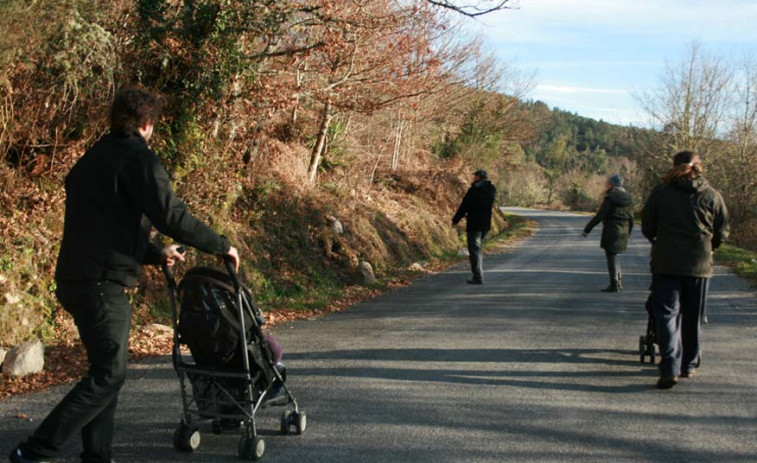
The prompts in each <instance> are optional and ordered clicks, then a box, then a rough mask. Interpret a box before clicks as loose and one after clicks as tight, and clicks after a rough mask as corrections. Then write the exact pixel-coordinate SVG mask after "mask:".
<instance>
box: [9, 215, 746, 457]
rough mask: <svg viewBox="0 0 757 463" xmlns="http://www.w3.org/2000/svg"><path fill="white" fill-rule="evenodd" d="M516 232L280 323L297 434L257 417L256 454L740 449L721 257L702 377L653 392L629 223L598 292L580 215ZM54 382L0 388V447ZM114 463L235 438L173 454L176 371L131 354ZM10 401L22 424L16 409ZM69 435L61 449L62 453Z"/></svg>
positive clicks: (732, 328)
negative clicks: (341, 304) (617, 288)
mask: <svg viewBox="0 0 757 463" xmlns="http://www.w3.org/2000/svg"><path fill="white" fill-rule="evenodd" d="M516 211H517V212H518V213H520V214H522V215H525V216H528V217H531V218H533V219H535V220H537V221H538V223H539V230H538V232H537V233H536V234H535V235H534V236H533V237H531V238H528V239H526V240H525V241H523V242H521V243H520V244H519V245H518V246H516V247H514V248H513V249H510V250H509V251H508V252H505V253H503V254H500V255H496V256H495V255H492V256H487V257H486V258H485V263H484V265H485V270H486V273H485V279H486V284H485V285H484V286H470V285H466V284H465V280H466V279H467V278H468V276H469V275H468V269H467V265H466V264H464V263H461V264H460V265H457V266H456V267H454V268H453V269H451V270H449V271H447V272H444V273H440V274H434V275H429V276H427V277H425V278H422V279H420V280H418V281H417V282H416V283H415V284H413V285H412V286H409V287H406V288H402V289H399V290H397V291H393V292H391V293H388V294H385V295H383V296H381V297H379V298H376V299H374V300H372V301H368V302H365V303H362V304H360V305H358V306H357V307H354V308H353V309H351V310H348V311H346V312H343V313H339V314H334V315H330V316H327V317H324V318H320V319H315V320H309V321H298V322H296V323H292V324H290V325H284V326H278V327H277V328H276V330H275V335H276V336H277V337H278V338H279V340H280V341H281V342H282V344H283V345H284V347H285V349H286V354H285V361H286V363H287V366H288V369H289V378H290V379H289V384H290V387H291V388H292V390H293V392H294V393H295V395H296V396H297V397H298V399H299V401H300V404H301V407H302V408H303V410H305V411H306V412H307V413H308V419H309V423H308V429H307V432H306V433H305V434H304V435H302V436H294V435H288V436H281V435H279V434H278V432H277V429H278V423H279V421H278V419H279V416H280V409H275V408H274V409H268V410H265V411H264V412H263V413H262V415H261V419H260V428H261V430H262V431H261V432H262V434H263V435H264V436H265V438H266V441H267V444H268V445H267V451H266V455H265V457H264V459H263V461H268V462H293V461H299V462H412V463H422V462H509V461H512V462H519V463H520V462H687V463H691V462H755V461H757V357H755V353H756V352H757V323H755V322H757V299H756V298H755V292H754V291H752V290H750V289H749V285H748V284H747V283H746V282H744V281H743V280H740V279H738V278H736V277H734V276H732V275H731V274H729V273H728V272H727V271H725V270H724V269H722V268H719V269H718V272H717V276H716V277H715V278H714V279H713V281H712V286H711V292H710V298H709V301H710V302H709V313H710V315H709V319H710V323H709V324H708V325H707V326H706V327H705V329H704V332H703V351H704V359H703V365H702V368H701V369H700V371H699V372H700V374H699V375H698V376H696V377H694V378H691V379H682V380H681V382H680V383H679V385H678V386H676V387H675V388H673V389H672V390H669V391H660V390H657V389H655V388H654V382H655V380H656V377H657V369H656V367H655V366H653V365H650V364H649V363H646V364H641V363H639V356H638V351H637V347H638V338H639V336H640V335H641V334H643V333H644V332H645V328H646V313H645V312H644V308H643V303H644V301H645V299H646V296H647V288H648V285H649V274H648V265H647V263H648V254H649V247H648V245H647V244H646V242H645V241H644V240H643V239H642V238H641V236H640V235H639V234H638V232H636V233H635V234H634V237H633V240H632V244H631V246H630V247H629V252H628V253H627V254H625V255H624V256H623V260H622V267H623V271H624V280H623V283H624V291H623V293H621V294H605V293H601V292H599V291H598V290H599V289H600V288H602V287H604V286H606V285H607V276H606V270H605V261H604V254H603V253H602V251H601V249H600V248H599V230H598V229H597V230H595V232H594V233H593V234H592V235H591V236H590V237H589V238H587V239H582V238H580V237H579V235H580V231H581V229H582V227H583V226H584V224H585V223H586V222H587V221H588V219H589V218H588V217H586V216H577V215H573V214H567V213H559V212H543V211H528V210H516ZM67 389H68V387H59V388H55V389H53V390H51V391H49V392H45V393H40V394H32V395H27V396H23V397H15V398H11V399H8V400H4V401H0V451H2V452H6V453H7V452H8V451H10V449H11V448H12V447H13V445H14V444H15V443H16V442H17V441H18V440H19V439H21V438H23V437H24V436H26V435H27V434H28V433H29V432H31V431H32V430H33V428H34V427H35V425H36V423H37V422H38V420H40V419H41V418H43V417H44V415H45V413H46V412H47V411H49V409H50V408H51V407H52V406H53V404H54V403H55V402H56V401H57V400H58V399H59V398H60V397H61V396H62V395H63V394H64V393H65V391H66V390H67ZM121 398H122V399H121V403H120V409H119V416H118V429H117V431H118V435H117V438H116V442H115V459H116V460H117V461H118V462H120V463H124V462H152V461H160V462H222V461H238V460H237V457H236V446H237V435H235V434H231V435H229V434H224V435H221V436H216V435H213V434H211V433H210V431H209V428H208V427H205V428H203V430H204V433H203V441H202V445H201V446H200V448H199V449H198V451H197V452H196V453H193V454H184V453H178V452H176V451H175V450H174V449H173V447H172V443H171V436H172V433H173V430H174V429H175V427H176V424H177V422H178V420H179V414H180V401H179V392H178V380H177V378H176V375H175V374H174V372H173V370H172V368H171V365H170V361H169V359H167V358H159V359H154V360H151V361H148V362H145V363H140V364H137V365H132V366H131V370H130V373H129V380H128V382H127V385H126V386H125V388H124V391H123V393H122V395H121ZM18 412H23V413H25V414H26V415H28V416H29V417H30V418H32V419H33V420H34V421H33V422H30V421H29V420H24V419H19V418H17V417H16V415H17V413H18ZM79 445H80V444H79V442H78V440H77V441H75V442H72V443H71V444H70V445H69V446H68V447H67V448H66V450H65V452H64V454H63V456H62V457H63V458H62V459H61V460H60V461H76V455H77V453H78V451H79V448H80V447H79Z"/></svg>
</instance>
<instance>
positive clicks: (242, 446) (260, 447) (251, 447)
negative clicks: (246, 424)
mask: <svg viewBox="0 0 757 463" xmlns="http://www.w3.org/2000/svg"><path fill="white" fill-rule="evenodd" d="M237 451H238V453H239V458H242V459H243V460H249V461H258V460H260V459H261V458H263V454H265V440H263V438H262V437H260V436H255V437H242V438H241V439H239V445H238V446H237Z"/></svg>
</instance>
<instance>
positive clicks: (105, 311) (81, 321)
mask: <svg viewBox="0 0 757 463" xmlns="http://www.w3.org/2000/svg"><path fill="white" fill-rule="evenodd" d="M158 119H159V104H158V100H157V98H156V97H155V96H154V95H152V94H150V93H147V92H145V91H142V90H139V89H135V88H127V89H124V90H121V91H120V92H119V93H118V94H117V95H116V97H115V100H114V102H113V106H112V108H111V112H110V122H111V131H110V133H109V134H107V135H105V136H103V137H102V138H101V139H100V140H98V141H97V143H95V145H94V146H93V147H92V148H90V149H89V150H88V151H87V152H86V153H85V154H84V156H83V157H82V158H81V159H79V161H78V162H77V163H76V165H74V167H73V168H72V169H71V171H70V172H69V174H68V176H67V177H66V212H65V223H64V230H63V240H62V242H61V248H60V253H59V255H58V263H57V267H56V271H55V280H56V283H57V289H56V295H57V297H58V299H59V301H60V302H61V304H62V306H63V308H64V309H65V310H66V311H67V312H69V313H70V314H71V315H72V316H73V319H74V323H76V326H77V328H78V330H79V336H80V337H81V340H82V343H83V344H84V347H85V349H86V351H87V360H88V361H89V370H88V371H87V373H86V375H85V376H84V378H82V379H81V381H79V382H78V383H77V384H76V385H75V386H74V387H73V389H71V391H70V392H69V393H68V394H67V395H66V396H65V397H64V398H63V399H62V400H61V401H60V403H59V404H58V405H57V406H56V407H55V408H54V409H53V411H52V412H51V413H50V414H49V415H48V416H47V418H45V420H44V421H43V422H42V423H41V424H40V425H39V427H38V428H37V430H36V431H35V432H34V434H32V436H31V437H29V439H28V440H27V441H26V442H23V443H21V444H20V445H19V446H18V447H17V448H16V449H14V450H13V451H12V452H11V454H10V457H9V458H10V461H11V462H15V463H21V462H32V461H49V458H50V457H51V456H53V455H55V454H56V453H57V452H58V451H60V449H61V448H62V447H63V445H64V444H65V443H66V442H67V441H68V440H69V439H70V438H71V437H73V435H74V434H76V433H79V432H80V433H81V437H82V444H83V448H84V451H83V452H82V454H81V459H82V462H85V463H106V462H107V463H110V462H111V444H112V441H113V433H114V422H115V413H116V404H117V402H118V393H119V391H120V389H121V386H122V385H123V383H124V380H125V378H126V362H127V354H128V349H129V329H130V324H131V306H130V305H129V299H128V297H127V294H126V293H125V292H124V289H125V288H126V287H130V286H134V285H135V283H136V280H137V277H138V276H139V274H140V272H141V266H142V265H144V264H160V263H166V264H167V265H173V264H174V263H175V262H176V261H177V260H179V261H180V260H184V257H183V255H182V254H181V253H180V252H179V248H178V246H177V245H171V246H168V247H162V246H158V245H157V244H154V243H151V242H150V241H149V234H150V231H151V228H152V226H153V225H154V226H155V228H157V229H158V231H160V232H161V233H163V234H165V235H168V236H170V237H172V238H174V239H175V240H176V241H178V242H181V243H185V244H187V245H191V246H194V247H196V248H198V249H200V250H202V251H205V252H207V253H211V254H217V255H219V256H228V257H229V258H231V259H232V260H233V261H234V264H235V265H238V262H239V256H238V253H237V250H236V249H235V248H234V247H232V246H230V245H229V243H228V241H227V240H226V239H225V238H224V237H222V236H219V235H217V234H216V233H215V232H214V231H213V230H211V229H210V228H208V227H207V226H206V225H205V224H203V223H202V222H200V221H199V220H197V219H196V218H194V217H193V216H192V215H191V214H190V213H189V211H188V210H187V207H186V205H185V204H184V203H183V202H181V201H180V200H179V199H178V198H177V197H176V195H175V194H174V192H173V190H172V189H171V184H170V182H169V180H168V175H166V171H165V170H164V169H163V167H162V166H161V165H160V163H159V161H158V158H157V157H156V156H155V153H153V151H152V150H150V148H149V147H148V145H147V142H148V141H149V139H150V137H151V136H152V133H153V127H154V125H155V124H156V123H157V122H158ZM148 459H149V458H148Z"/></svg>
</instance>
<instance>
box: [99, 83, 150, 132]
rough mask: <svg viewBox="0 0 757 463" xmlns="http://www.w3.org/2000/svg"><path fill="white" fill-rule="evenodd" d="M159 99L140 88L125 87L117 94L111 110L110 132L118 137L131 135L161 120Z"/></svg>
mask: <svg viewBox="0 0 757 463" xmlns="http://www.w3.org/2000/svg"><path fill="white" fill-rule="evenodd" d="M160 110H161V105H160V101H159V100H158V97H157V96H155V95H154V94H152V93H150V92H147V91H145V90H142V89H140V88H138V87H125V88H122V89H121V90H119V91H118V93H116V97H115V99H114V100H113V106H111V108H110V130H111V132H112V133H114V134H118V135H131V134H132V133H134V132H136V131H137V129H138V128H140V127H144V125H145V124H148V123H151V124H156V123H157V122H158V119H160Z"/></svg>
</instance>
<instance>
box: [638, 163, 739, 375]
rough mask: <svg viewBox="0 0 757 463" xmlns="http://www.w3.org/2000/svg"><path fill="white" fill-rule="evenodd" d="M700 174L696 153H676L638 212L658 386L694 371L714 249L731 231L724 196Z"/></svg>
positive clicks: (698, 354)
mask: <svg viewBox="0 0 757 463" xmlns="http://www.w3.org/2000/svg"><path fill="white" fill-rule="evenodd" d="M702 173H703V169H702V160H701V158H700V157H699V155H697V154H696V153H693V152H691V151H681V152H679V153H677V154H676V155H675V156H674V157H673V167H672V168H671V169H670V170H669V171H668V172H667V173H666V174H665V175H664V176H663V177H662V181H661V183H660V184H659V185H657V187H655V188H654V190H652V193H651V194H650V195H649V199H647V202H646V203H645V204H644V208H643V209H642V211H641V232H642V233H643V234H644V236H645V237H646V238H647V239H648V240H649V242H650V243H652V260H651V270H652V293H651V295H650V300H649V302H650V309H651V311H652V313H653V314H654V316H655V319H656V320H657V341H658V345H659V346H660V357H661V359H660V377H659V379H658V381H657V387H658V388H659V389H670V388H672V387H673V386H675V385H676V384H677V383H678V378H679V376H680V377H684V378H688V377H691V376H693V375H694V372H695V369H696V368H697V367H698V365H699V356H700V350H699V330H700V326H701V321H702V313H703V311H704V304H705V302H706V298H707V288H708V283H709V279H710V278H711V277H712V253H713V251H714V250H715V249H717V248H718V247H719V246H720V245H721V244H722V243H723V242H724V241H725V240H726V239H727V238H728V233H729V226H728V210H727V209H726V206H725V203H724V202H723V197H722V196H721V195H720V193H718V192H717V190H715V189H714V188H712V187H711V186H710V185H709V183H708V182H707V180H705V178H704V177H703V176H702Z"/></svg>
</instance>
